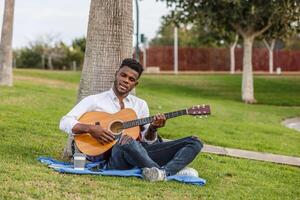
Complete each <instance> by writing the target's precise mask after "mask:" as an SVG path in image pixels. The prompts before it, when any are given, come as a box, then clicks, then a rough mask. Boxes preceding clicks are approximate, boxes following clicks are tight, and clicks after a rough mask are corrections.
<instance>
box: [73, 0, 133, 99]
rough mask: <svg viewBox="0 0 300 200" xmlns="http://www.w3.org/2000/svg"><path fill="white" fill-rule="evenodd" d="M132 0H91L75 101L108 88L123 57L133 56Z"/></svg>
mask: <svg viewBox="0 0 300 200" xmlns="http://www.w3.org/2000/svg"><path fill="white" fill-rule="evenodd" d="M132 32H133V21H132V1H131V0H107V1H99V0H92V1H91V7H90V14H89V23H88V32H87V41H86V52H85V58H84V64H83V70H82V75H81V80H80V86H79V92H78V101H80V100H81V99H82V98H84V97H86V96H88V95H92V94H96V93H99V92H103V91H105V90H108V89H109V88H111V86H112V83H113V81H114V76H115V72H116V70H117V69H118V67H119V65H120V62H121V60H122V59H124V58H128V57H132Z"/></svg>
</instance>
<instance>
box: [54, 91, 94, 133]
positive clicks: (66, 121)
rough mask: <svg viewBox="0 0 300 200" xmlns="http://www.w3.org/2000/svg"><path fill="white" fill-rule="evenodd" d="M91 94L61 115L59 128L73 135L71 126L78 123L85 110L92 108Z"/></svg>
mask: <svg viewBox="0 0 300 200" xmlns="http://www.w3.org/2000/svg"><path fill="white" fill-rule="evenodd" d="M93 101H94V99H93V96H88V97H86V98H84V99H83V100H81V101H80V102H79V103H78V104H77V105H76V106H75V107H74V108H73V109H72V110H71V111H70V112H69V113H68V114H66V115H65V116H63V117H62V118H61V120H60V123H59V129H60V130H62V131H64V132H65V133H68V134H69V135H73V132H72V129H73V127H74V126H75V125H76V124H77V123H79V121H78V119H79V118H80V117H81V116H82V115H83V114H84V113H86V112H89V111H92V110H93V107H94V106H93V105H94V102H93Z"/></svg>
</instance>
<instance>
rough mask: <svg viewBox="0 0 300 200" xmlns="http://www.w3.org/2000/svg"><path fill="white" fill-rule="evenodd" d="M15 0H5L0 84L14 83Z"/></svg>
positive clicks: (0, 47) (10, 84)
mask: <svg viewBox="0 0 300 200" xmlns="http://www.w3.org/2000/svg"><path fill="white" fill-rule="evenodd" d="M14 4H15V1H14V0H5V6H4V16H3V24H2V35H1V42H0V85H7V86H12V85H13V77H12V34H13V18H14Z"/></svg>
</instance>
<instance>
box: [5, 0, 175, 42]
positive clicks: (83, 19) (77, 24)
mask: <svg viewBox="0 0 300 200" xmlns="http://www.w3.org/2000/svg"><path fill="white" fill-rule="evenodd" d="M134 2H135V1H134ZM89 6H90V0H15V15H14V30H13V47H14V48H20V47H23V46H26V45H28V43H29V42H30V41H34V40H36V39H37V38H41V37H45V36H51V37H54V38H56V39H58V40H62V41H64V42H65V43H67V44H70V43H71V41H72V40H73V39H74V38H76V37H81V36H84V35H86V32H87V24H88V15H89ZM3 9H4V0H0V29H1V27H2V20H3ZM169 10H170V9H168V8H167V7H166V4H165V3H164V2H160V1H158V2H157V1H156V0H143V1H139V13H140V18H139V19H140V20H139V21H140V23H139V27H140V28H139V29H140V33H144V34H145V36H146V37H147V38H149V39H151V38H153V37H155V34H156V32H157V31H158V28H159V26H160V22H161V17H162V16H163V15H166V14H167V13H168V12H169ZM133 19H134V22H135V4H133ZM134 28H135V25H134ZM134 32H135V30H134ZM133 39H134V40H135V38H134V37H133Z"/></svg>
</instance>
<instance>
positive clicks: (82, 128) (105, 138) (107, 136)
mask: <svg viewBox="0 0 300 200" xmlns="http://www.w3.org/2000/svg"><path fill="white" fill-rule="evenodd" d="M72 132H73V133H74V134H82V133H89V134H90V135H91V136H93V137H94V138H95V139H96V140H98V142H99V143H101V144H107V143H110V142H113V141H114V140H115V136H114V134H113V133H112V132H111V131H109V130H107V129H104V128H103V127H101V126H100V125H89V124H80V123H78V124H76V125H75V126H74V127H73V129H72Z"/></svg>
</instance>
